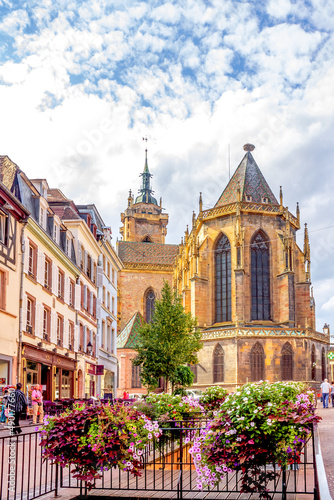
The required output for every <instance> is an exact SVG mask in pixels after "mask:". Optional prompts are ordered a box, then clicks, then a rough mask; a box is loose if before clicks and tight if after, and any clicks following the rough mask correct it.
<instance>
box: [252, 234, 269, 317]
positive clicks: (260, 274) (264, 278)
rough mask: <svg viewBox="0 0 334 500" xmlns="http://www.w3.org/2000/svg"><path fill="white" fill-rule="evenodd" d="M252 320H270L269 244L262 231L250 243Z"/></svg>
mask: <svg viewBox="0 0 334 500" xmlns="http://www.w3.org/2000/svg"><path fill="white" fill-rule="evenodd" d="M251 290H252V320H257V319H259V320H269V319H270V261H269V242H268V239H267V237H266V236H265V234H264V233H263V232H262V231H259V232H258V233H256V235H255V236H254V238H253V241H252V243H251Z"/></svg>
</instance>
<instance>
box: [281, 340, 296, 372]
mask: <svg viewBox="0 0 334 500" xmlns="http://www.w3.org/2000/svg"><path fill="white" fill-rule="evenodd" d="M281 371H282V373H281V377H282V380H293V350H292V347H291V344H290V343H289V342H286V343H285V344H284V346H283V347H282V352H281Z"/></svg>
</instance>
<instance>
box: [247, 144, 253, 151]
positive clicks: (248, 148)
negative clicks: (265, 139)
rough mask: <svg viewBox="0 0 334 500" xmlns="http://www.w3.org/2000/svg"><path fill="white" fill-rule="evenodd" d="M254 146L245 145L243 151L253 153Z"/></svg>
mask: <svg viewBox="0 0 334 500" xmlns="http://www.w3.org/2000/svg"><path fill="white" fill-rule="evenodd" d="M254 149H255V146H253V144H245V145H244V151H254Z"/></svg>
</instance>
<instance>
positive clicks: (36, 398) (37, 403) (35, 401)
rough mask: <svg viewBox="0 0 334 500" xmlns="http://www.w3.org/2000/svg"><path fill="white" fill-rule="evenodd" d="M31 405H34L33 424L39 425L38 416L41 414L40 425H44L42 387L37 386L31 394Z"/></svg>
mask: <svg viewBox="0 0 334 500" xmlns="http://www.w3.org/2000/svg"><path fill="white" fill-rule="evenodd" d="M31 404H32V423H33V424H37V415H38V414H39V423H40V424H42V423H43V416H44V410H43V394H42V386H41V385H35V388H34V390H33V391H32V393H31Z"/></svg>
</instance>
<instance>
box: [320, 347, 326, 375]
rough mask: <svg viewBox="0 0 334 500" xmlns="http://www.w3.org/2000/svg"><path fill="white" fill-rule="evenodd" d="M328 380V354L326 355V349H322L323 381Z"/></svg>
mask: <svg viewBox="0 0 334 500" xmlns="http://www.w3.org/2000/svg"><path fill="white" fill-rule="evenodd" d="M325 378H327V374H326V354H325V349H324V348H322V350H321V380H325Z"/></svg>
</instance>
